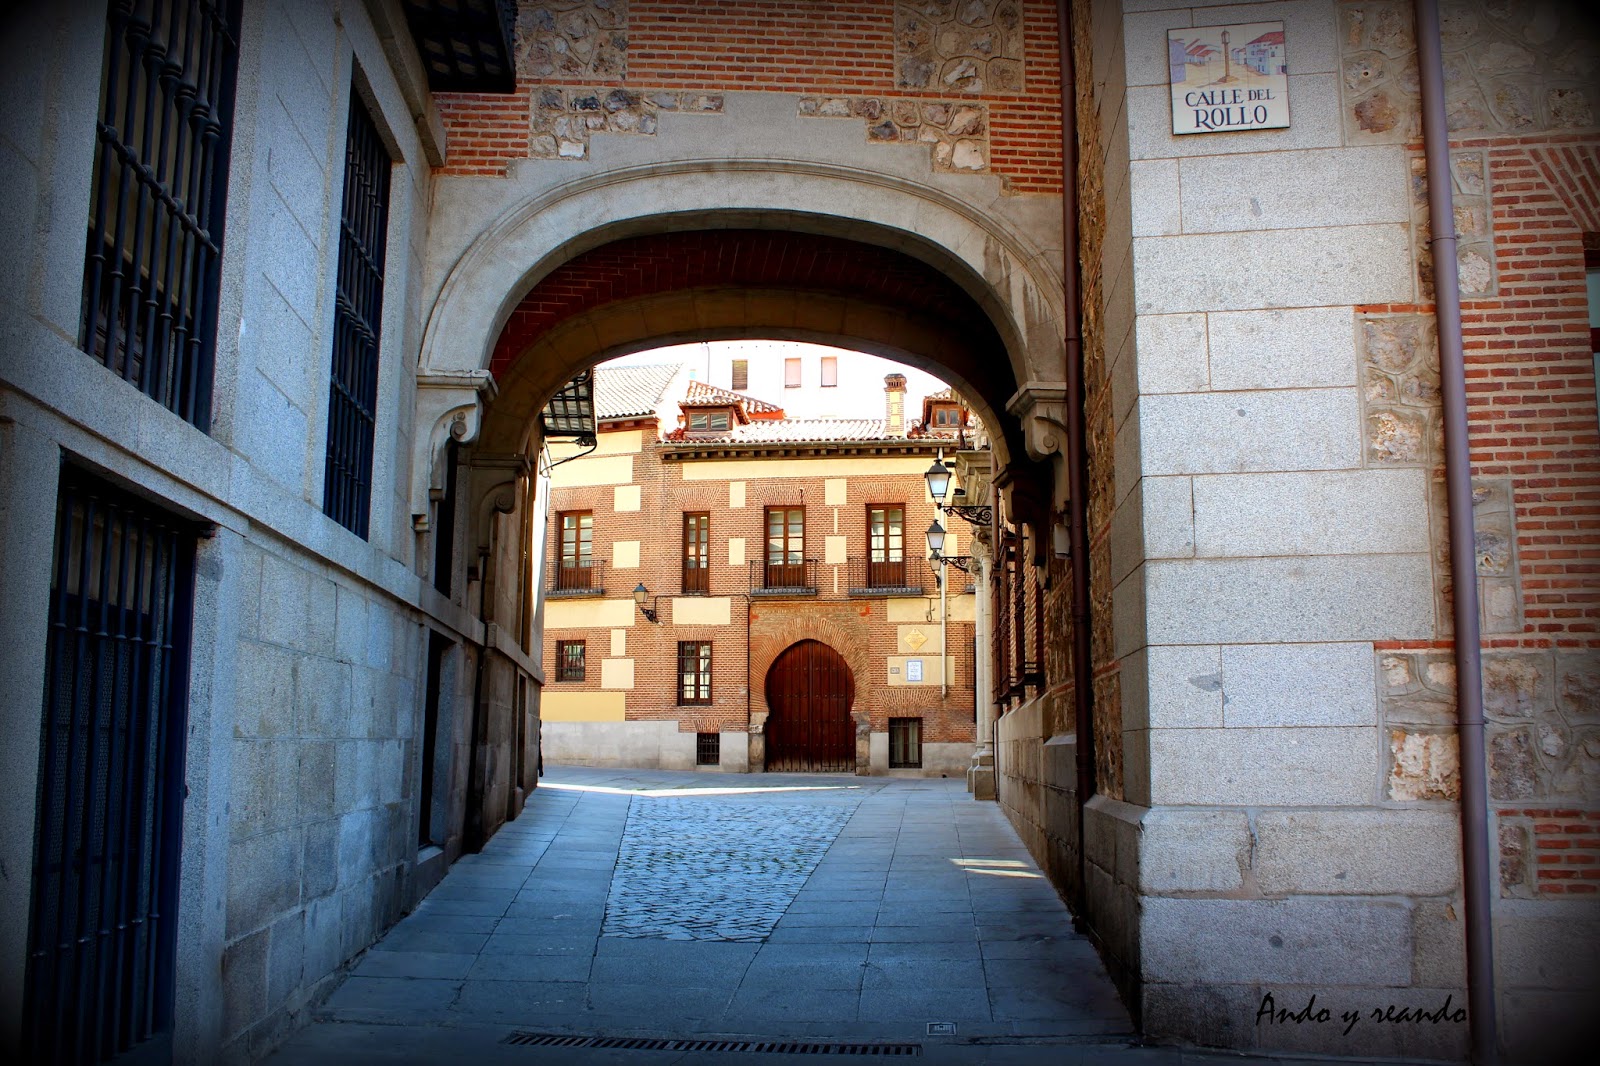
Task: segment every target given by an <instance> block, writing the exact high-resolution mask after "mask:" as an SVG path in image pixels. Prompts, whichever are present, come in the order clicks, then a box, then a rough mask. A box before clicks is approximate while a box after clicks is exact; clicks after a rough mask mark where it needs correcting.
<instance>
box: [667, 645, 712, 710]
mask: <svg viewBox="0 0 1600 1066" xmlns="http://www.w3.org/2000/svg"><path fill="white" fill-rule="evenodd" d="M691 656H692V659H691ZM675 687H676V689H677V693H678V706H679V707H704V706H707V705H709V704H710V703H711V641H709V640H680V641H678V674H677V681H676V686H675Z"/></svg>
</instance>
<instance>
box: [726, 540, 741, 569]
mask: <svg viewBox="0 0 1600 1066" xmlns="http://www.w3.org/2000/svg"><path fill="white" fill-rule="evenodd" d="M728 565H729V566H743V565H744V538H743V537H729V538H728Z"/></svg>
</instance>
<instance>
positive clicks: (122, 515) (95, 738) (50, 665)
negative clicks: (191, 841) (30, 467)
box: [18, 467, 194, 1063]
mask: <svg viewBox="0 0 1600 1066" xmlns="http://www.w3.org/2000/svg"><path fill="white" fill-rule="evenodd" d="M193 575H194V531H193V530H192V529H190V528H189V527H187V526H186V525H185V524H184V523H182V522H180V521H179V520H178V519H176V518H174V517H173V516H171V515H169V514H167V513H166V512H164V511H162V510H159V509H158V508H156V507H154V506H152V505H150V504H149V503H147V502H146V501H144V500H142V499H139V498H137V497H134V496H131V495H128V494H126V493H123V492H121V491H119V490H117V489H114V488H112V487H111V486H109V485H107V484H105V483H104V482H101V481H100V480H99V479H97V478H94V477H91V476H90V475H88V474H86V473H84V472H82V471H79V470H77V469H75V468H73V467H63V468H62V471H61V480H60V492H59V494H58V496H57V503H56V540H55V558H54V563H53V569H52V575H51V577H52V580H51V589H50V593H51V595H50V622H49V636H48V644H47V666H46V673H45V687H44V713H43V716H42V721H43V724H42V727H41V734H42V735H41V744H40V749H41V751H40V764H39V766H40V769H39V780H40V785H39V806H38V814H37V821H36V825H35V837H34V863H33V871H34V872H33V884H32V909H31V915H32V917H31V921H30V925H29V932H28V936H29V943H28V956H27V964H26V978H25V983H24V989H25V991H24V997H25V1004H24V1010H23V1013H22V1017H23V1019H24V1022H23V1026H24V1034H23V1041H24V1054H23V1059H22V1060H18V1061H23V1060H26V1061H28V1062H48V1063H91V1062H101V1061H104V1060H106V1059H110V1058H112V1057H114V1056H116V1055H119V1054H121V1053H122V1052H125V1051H127V1050H128V1049H130V1048H132V1047H134V1046H136V1045H139V1044H142V1043H144V1042H145V1041H147V1040H150V1039H151V1038H153V1037H157V1036H159V1035H161V1034H164V1033H169V1032H170V1031H171V1028H172V1021H173V972H174V957H175V949H176V931H177V901H178V867H179V856H180V854H181V850H182V831H183V795H184V783H183V770H184V754H183V753H184V736H185V731H186V725H185V719H186V716H187V703H188V685H187V679H188V675H189V664H188V658H189V654H188V653H189V636H190V631H189V617H190V604H191V602H192V599H193Z"/></svg>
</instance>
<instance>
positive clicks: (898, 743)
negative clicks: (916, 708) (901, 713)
mask: <svg viewBox="0 0 1600 1066" xmlns="http://www.w3.org/2000/svg"><path fill="white" fill-rule="evenodd" d="M921 766H922V719H920V718H891V719H889V769H891V770H914V769H918V768H920V767H921Z"/></svg>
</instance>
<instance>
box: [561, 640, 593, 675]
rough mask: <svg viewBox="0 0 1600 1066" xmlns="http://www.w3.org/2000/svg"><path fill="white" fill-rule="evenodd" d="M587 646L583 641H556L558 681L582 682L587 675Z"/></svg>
mask: <svg viewBox="0 0 1600 1066" xmlns="http://www.w3.org/2000/svg"><path fill="white" fill-rule="evenodd" d="M586 649H587V645H586V644H585V642H584V641H581V640H558V641H556V680H557V681H582V680H583V679H584V677H585V676H586V674H587V663H586V660H585V655H586Z"/></svg>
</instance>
